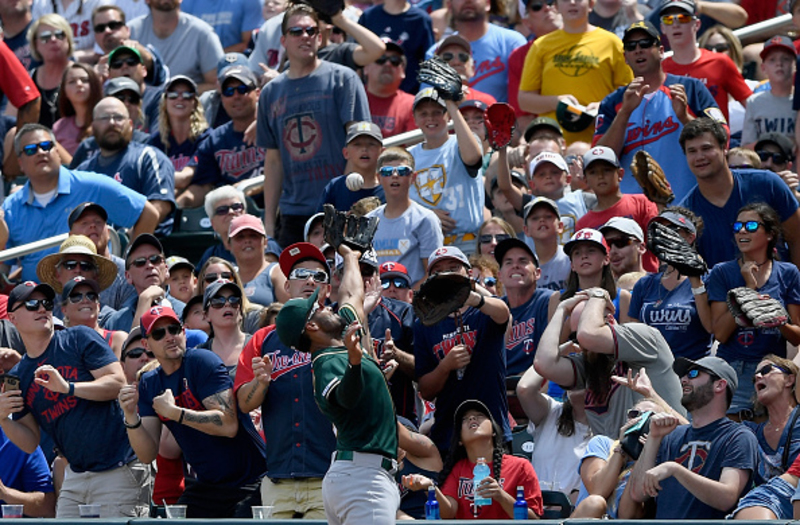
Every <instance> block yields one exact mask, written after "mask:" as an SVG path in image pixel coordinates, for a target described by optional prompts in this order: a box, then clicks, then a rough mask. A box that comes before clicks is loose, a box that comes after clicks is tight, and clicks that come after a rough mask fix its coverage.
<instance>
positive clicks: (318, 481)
mask: <svg viewBox="0 0 800 525" xmlns="http://www.w3.org/2000/svg"><path fill="white" fill-rule="evenodd" d="M261 504H262V505H274V506H275V509H274V510H273V511H272V518H273V519H292V518H293V517H294V516H295V515H296V514H299V515H301V516H302V517H303V518H305V519H308V520H324V519H325V508H324V507H323V505H322V478H302V479H276V480H275V481H274V482H273V481H272V480H271V479H269V478H268V477H264V479H263V480H262V481H261Z"/></svg>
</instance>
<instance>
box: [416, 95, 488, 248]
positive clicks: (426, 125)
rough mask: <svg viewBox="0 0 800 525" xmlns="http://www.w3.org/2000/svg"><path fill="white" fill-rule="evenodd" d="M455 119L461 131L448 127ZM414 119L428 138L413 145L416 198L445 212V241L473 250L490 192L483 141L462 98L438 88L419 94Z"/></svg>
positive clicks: (440, 215) (437, 210)
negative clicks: (458, 99) (464, 111)
mask: <svg viewBox="0 0 800 525" xmlns="http://www.w3.org/2000/svg"><path fill="white" fill-rule="evenodd" d="M450 119H452V120H453V127H454V129H455V136H451V135H449V132H448V130H447V122H448V120H450ZM414 122H416V124H417V126H418V127H419V129H420V130H422V135H423V136H424V141H423V143H422V144H417V145H415V146H412V147H411V148H409V152H410V153H411V155H412V156H413V157H414V162H415V164H416V169H417V175H416V178H415V180H414V185H413V187H412V188H411V193H410V195H411V199H412V200H414V201H415V202H417V203H418V204H420V205H422V206H425V207H426V208H428V209H431V210H433V211H434V212H435V213H436V215H438V216H439V219H440V220H441V221H442V230H443V232H444V234H445V239H444V243H445V244H447V245H453V246H457V247H459V248H460V249H462V250H463V251H465V252H466V253H468V254H469V253H472V252H474V251H475V232H476V231H477V230H478V228H479V227H480V225H481V223H482V222H483V213H484V199H485V194H486V192H485V190H484V188H483V178H482V177H481V176H480V168H481V163H482V160H483V151H482V150H481V145H480V142H479V140H478V138H477V137H476V136H475V134H474V133H473V132H472V130H470V129H469V126H468V125H467V122H466V121H465V120H464V116H463V115H462V114H461V112H460V111H459V110H458V106H457V105H456V103H455V102H453V101H452V100H447V101H445V100H442V99H441V98H440V97H439V95H438V94H437V93H436V90H435V89H433V88H425V89H423V90H422V91H420V92H419V93H417V96H416V97H415V98H414Z"/></svg>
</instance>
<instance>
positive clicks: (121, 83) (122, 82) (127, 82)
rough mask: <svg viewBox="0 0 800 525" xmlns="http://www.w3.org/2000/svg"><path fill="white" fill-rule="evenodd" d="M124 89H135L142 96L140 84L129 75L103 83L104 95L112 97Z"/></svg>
mask: <svg viewBox="0 0 800 525" xmlns="http://www.w3.org/2000/svg"><path fill="white" fill-rule="evenodd" d="M123 91H133V92H134V93H136V94H137V95H139V96H142V91H141V90H140V89H139V84H137V83H136V82H134V81H133V80H131V79H130V78H128V77H117V78H112V79H111V80H108V81H106V83H105V84H104V85H103V95H105V96H107V97H111V96H114V95H116V94H117V93H122V92H123Z"/></svg>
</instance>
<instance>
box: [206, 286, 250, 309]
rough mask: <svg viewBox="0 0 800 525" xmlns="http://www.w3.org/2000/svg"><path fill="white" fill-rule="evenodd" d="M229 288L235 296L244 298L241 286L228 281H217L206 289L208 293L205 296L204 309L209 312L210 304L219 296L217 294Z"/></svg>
mask: <svg viewBox="0 0 800 525" xmlns="http://www.w3.org/2000/svg"><path fill="white" fill-rule="evenodd" d="M223 288H228V289H230V290H231V291H232V292H233V294H234V295H236V296H238V297H241V296H242V289H241V288H239V285H238V284H236V283H235V282H233V281H226V280H225V279H217V280H216V281H214V282H213V283H211V284H209V285H208V286H207V287H206V291H205V293H204V294H203V309H204V310H208V303H209V301H211V299H213V298H214V297H216V296H217V294H218V293H219V292H220V291H221V290H222V289H223Z"/></svg>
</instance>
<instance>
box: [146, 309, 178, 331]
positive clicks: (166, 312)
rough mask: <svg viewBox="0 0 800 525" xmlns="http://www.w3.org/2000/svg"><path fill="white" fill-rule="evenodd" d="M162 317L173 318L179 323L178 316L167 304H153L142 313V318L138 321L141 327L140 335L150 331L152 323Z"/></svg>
mask: <svg viewBox="0 0 800 525" xmlns="http://www.w3.org/2000/svg"><path fill="white" fill-rule="evenodd" d="M164 317H168V318H169V319H174V320H175V322H177V323H180V322H181V320H180V318H179V317H178V314H176V313H175V311H174V310H173V309H172V308H169V307H167V306H153V307H152V308H150V309H149V310H148V311H146V312H145V313H144V314H142V318H141V321H140V324H141V327H142V335H143V336H147V334H149V333H150V330H151V329H152V328H153V325H154V324H156V321H158V320H159V319H162V318H164Z"/></svg>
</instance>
